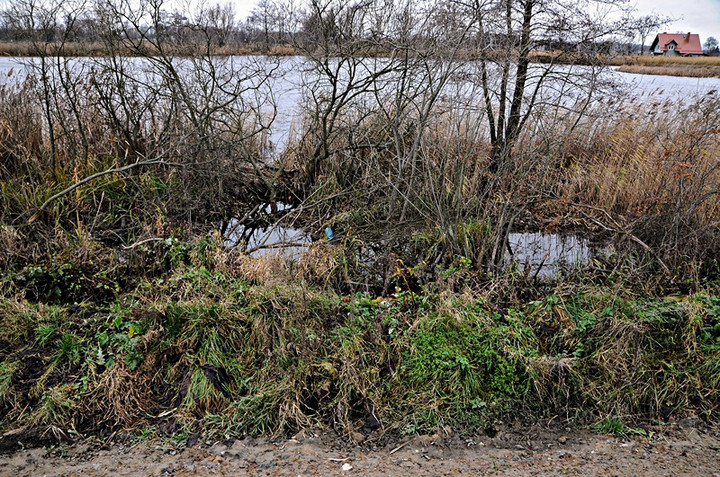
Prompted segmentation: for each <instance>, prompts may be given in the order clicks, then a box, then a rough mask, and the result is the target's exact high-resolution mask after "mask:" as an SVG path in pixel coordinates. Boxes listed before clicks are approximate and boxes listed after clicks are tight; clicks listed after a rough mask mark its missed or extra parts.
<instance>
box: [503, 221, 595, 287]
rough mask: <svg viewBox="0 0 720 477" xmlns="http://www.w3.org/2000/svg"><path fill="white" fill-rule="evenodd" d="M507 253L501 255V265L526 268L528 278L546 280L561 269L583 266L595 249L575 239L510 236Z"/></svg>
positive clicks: (525, 234)
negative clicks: (528, 273)
mask: <svg viewBox="0 0 720 477" xmlns="http://www.w3.org/2000/svg"><path fill="white" fill-rule="evenodd" d="M508 241H509V242H510V250H509V251H507V252H506V253H505V263H508V264H509V263H511V262H513V261H514V262H516V263H518V268H519V269H521V270H522V269H523V267H524V266H525V264H527V265H529V266H530V276H531V277H533V276H534V277H538V278H549V277H552V276H554V275H556V274H557V273H558V272H559V271H560V269H562V268H571V267H579V266H582V265H585V264H587V263H588V262H589V261H590V259H591V258H592V257H593V255H594V254H595V253H596V252H597V249H596V248H594V247H592V246H591V245H590V241H589V240H587V239H584V238H580V237H577V236H575V235H560V234H543V233H540V232H535V233H511V234H510V236H509V237H508Z"/></svg>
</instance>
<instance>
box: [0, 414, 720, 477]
mask: <svg viewBox="0 0 720 477" xmlns="http://www.w3.org/2000/svg"><path fill="white" fill-rule="evenodd" d="M643 432H646V433H647V434H648V435H649V437H648V436H642V435H639V434H630V435H627V436H624V437H613V436H609V435H602V434H597V433H593V432H592V431H590V430H572V431H571V430H567V429H558V428H556V429H548V428H546V427H537V428H532V429H525V430H523V429H506V430H500V431H499V432H498V433H497V434H496V435H494V437H489V436H488V435H482V436H478V437H475V438H467V437H459V436H456V435H453V434H452V431H451V430H446V431H445V432H442V433H437V434H434V435H421V436H414V437H406V438H404V439H401V440H399V441H397V440H396V441H394V442H388V443H386V444H383V445H379V444H377V443H375V444H373V442H372V441H371V440H365V441H363V442H359V443H357V444H348V442H349V441H348V439H347V438H345V439H343V438H338V437H337V436H336V435H334V434H331V433H327V432H323V433H320V434H319V435H317V434H314V433H313V432H305V433H303V434H301V435H298V436H296V437H295V438H293V439H289V440H282V441H271V440H269V439H265V438H262V439H253V438H246V439H243V440H228V441H224V442H209V441H203V440H200V441H199V442H196V443H195V444H194V445H193V446H191V447H187V446H177V445H174V444H172V443H170V442H169V441H160V440H148V441H144V442H140V443H134V444H133V443H132V442H126V443H124V444H123V443H118V442H113V443H109V444H104V443H98V442H87V441H85V442H79V443H73V444H62V445H54V446H50V447H45V448H34V449H19V450H15V451H13V452H12V453H9V454H8V453H5V454H4V455H0V475H3V476H5V475H7V476H13V477H15V476H21V475H33V476H34V475H59V476H85V475H114V476H123V475H158V476H159V475H175V476H194V475H288V476H293V477H296V476H306V475H336V476H339V475H347V476H350V475H390V476H407V475H412V474H416V475H458V474H464V475H603V476H612V475H653V476H680V475H693V476H720V430H718V429H714V430H713V429H709V428H697V427H694V426H691V427H688V426H681V425H680V424H677V423H676V424H673V425H668V426H663V427H662V428H646V429H644V430H643ZM352 437H355V438H357V439H358V440H359V438H360V436H359V435H356V436H350V438H352Z"/></svg>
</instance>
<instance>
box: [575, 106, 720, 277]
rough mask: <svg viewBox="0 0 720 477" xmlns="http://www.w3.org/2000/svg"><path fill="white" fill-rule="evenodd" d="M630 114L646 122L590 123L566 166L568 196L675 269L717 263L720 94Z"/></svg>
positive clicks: (626, 117)
mask: <svg viewBox="0 0 720 477" xmlns="http://www.w3.org/2000/svg"><path fill="white" fill-rule="evenodd" d="M643 108H644V109H643ZM633 112H634V113H635V114H636V116H635V117H636V118H637V117H644V118H647V119H645V120H642V121H638V120H637V119H635V120H633V119H629V117H628V115H623V116H624V117H625V119H623V120H617V118H616V119H611V120H608V121H607V122H604V123H602V124H597V123H595V124H593V126H592V127H593V128H594V130H595V131H596V132H595V133H590V134H588V136H587V142H586V144H585V146H584V147H582V148H580V150H578V151H575V156H574V160H573V163H572V165H571V167H570V168H569V169H568V170H567V179H566V181H564V185H563V186H562V195H563V197H564V198H565V200H567V201H568V202H571V203H578V204H583V205H585V206H590V207H592V208H594V210H596V211H602V212H603V214H605V215H604V217H602V218H601V220H602V221H604V222H605V223H608V222H613V221H614V224H613V225H611V228H613V229H616V230H618V229H622V230H623V231H624V232H627V233H630V234H634V236H635V237H640V238H641V239H642V240H643V241H644V242H645V243H647V244H649V245H650V246H651V247H653V248H654V250H655V251H657V252H658V253H659V254H660V255H663V256H664V257H665V259H666V260H667V261H669V262H671V263H676V264H677V265H678V266H682V267H685V266H687V265H688V264H691V263H693V262H695V263H697V262H696V261H702V260H703V258H702V257H704V259H709V260H712V256H713V254H714V253H716V251H717V250H716V249H717V245H716V244H717V233H718V228H717V224H720V194H718V191H719V190H720V115H719V114H718V98H715V97H714V95H708V96H707V97H706V98H704V99H702V100H701V101H699V102H698V103H696V104H694V105H691V106H687V107H685V108H683V109H680V108H679V107H678V106H668V105H665V106H662V107H660V108H659V109H658V108H657V107H653V106H644V107H639V108H638V107H637V106H636V107H634V109H633ZM643 112H644V114H643ZM621 115H622V113H621ZM609 217H612V220H609Z"/></svg>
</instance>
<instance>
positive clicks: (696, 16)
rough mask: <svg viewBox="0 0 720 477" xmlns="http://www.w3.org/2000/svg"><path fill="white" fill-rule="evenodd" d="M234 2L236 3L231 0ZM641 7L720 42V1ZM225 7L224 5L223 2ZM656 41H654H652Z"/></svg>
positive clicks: (655, 1) (665, 1)
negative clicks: (671, 18)
mask: <svg viewBox="0 0 720 477" xmlns="http://www.w3.org/2000/svg"><path fill="white" fill-rule="evenodd" d="M231 1H232V0H231ZM630 1H631V4H632V3H634V4H635V5H636V7H637V13H638V15H650V14H652V13H657V14H660V15H665V16H669V17H673V18H675V19H677V20H676V21H674V22H672V23H670V24H669V25H667V26H666V28H665V29H663V31H667V32H668V33H674V32H676V31H682V32H688V31H689V32H691V33H699V34H700V41H701V42H703V43H704V42H705V40H706V39H707V37H708V36H714V37H715V38H717V39H719V40H720V0H630ZM221 3H224V1H222V0H221ZM234 3H235V5H236V8H237V14H238V18H245V17H246V16H247V15H248V14H249V13H250V12H251V11H252V9H253V8H254V7H255V5H256V4H257V0H234ZM648 41H652V39H648Z"/></svg>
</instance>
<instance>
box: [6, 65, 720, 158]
mask: <svg viewBox="0 0 720 477" xmlns="http://www.w3.org/2000/svg"><path fill="white" fill-rule="evenodd" d="M259 60H260V61H266V62H267V64H268V67H269V68H270V67H272V68H276V69H274V72H273V74H272V77H271V78H270V82H269V83H268V85H267V90H266V91H265V93H264V94H263V95H262V96H261V97H250V95H251V94H252V92H250V93H248V94H249V96H248V98H247V99H248V100H249V101H251V102H252V101H255V102H256V103H258V105H259V107H260V109H261V110H262V111H263V112H264V113H266V114H267V115H268V116H272V115H273V113H274V120H273V121H272V126H271V128H270V131H271V134H270V140H271V142H272V146H271V147H272V150H273V152H272V153H273V154H277V153H278V152H280V151H282V150H283V149H284V148H285V145H286V144H287V143H288V141H289V139H290V137H291V136H292V135H293V134H296V133H297V131H299V130H300V124H299V123H300V122H301V120H302V117H301V115H300V104H301V102H302V98H303V83H304V82H305V81H307V80H308V77H307V75H306V74H304V73H303V70H306V69H307V64H306V62H305V60H304V59H303V58H301V57H292V58H281V59H278V58H268V59H262V58H260V59H259ZM27 61H29V60H28V59H27V58H12V57H10V58H8V57H0V84H4V83H7V82H13V81H17V80H18V79H20V78H22V77H23V76H24V70H25V65H24V64H23V62H27ZM30 61H31V60H30ZM71 61H73V62H75V61H77V63H76V65H79V64H81V63H83V64H85V63H89V64H92V63H93V62H97V61H102V60H101V59H100V60H99V59H96V58H78V59H74V60H71ZM131 61H132V60H131ZM135 61H138V62H139V63H140V62H142V61H143V60H142V59H135ZM255 61H258V57H230V58H218V62H219V63H223V62H229V64H230V65H231V66H230V67H231V68H232V69H233V71H238V74H241V72H242V70H243V68H245V66H246V65H247V64H248V62H255ZM378 61H379V62H381V61H382V60H378ZM536 68H542V66H536ZM557 68H558V71H560V72H561V73H562V72H563V68H567V67H563V66H559V67H557ZM574 68H576V69H578V72H582V68H583V67H574ZM141 74H146V73H141ZM605 79H612V80H614V81H615V83H616V84H617V89H616V90H615V92H614V93H613V99H616V98H617V99H620V98H622V100H623V101H627V102H636V101H643V102H650V101H652V102H657V101H672V102H677V101H679V102H689V101H692V100H693V99H695V98H697V97H700V96H703V95H705V94H707V93H708V92H709V91H712V90H716V91H720V78H685V77H678V76H654V75H638V74H630V73H620V72H617V71H614V70H608V72H607V73H606V74H605ZM467 84H468V85H469V84H470V83H467ZM446 89H447V93H446V96H447V97H449V98H451V99H452V98H456V99H457V98H458V97H459V96H461V95H467V96H468V97H470V98H473V97H475V98H477V96H478V95H477V93H476V92H475V91H474V90H473V89H472V87H468V88H465V87H463V85H462V84H458V83H457V82H456V83H455V84H451V85H449V86H448V87H447V88H446ZM548 89H549V90H551V91H550V92H549V93H548V94H550V95H552V94H556V95H561V96H566V95H567V96H572V94H571V91H569V90H568V86H567V85H566V84H563V85H561V86H559V87H558V89H557V91H556V92H555V93H553V92H552V89H553V88H548ZM623 97H624V98H623ZM600 99H602V98H600ZM471 109H475V110H477V107H476V105H469V107H468V111H469V110H471Z"/></svg>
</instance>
